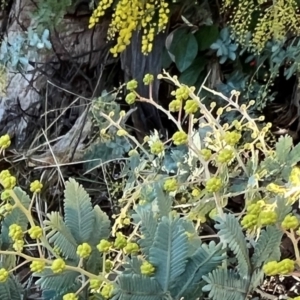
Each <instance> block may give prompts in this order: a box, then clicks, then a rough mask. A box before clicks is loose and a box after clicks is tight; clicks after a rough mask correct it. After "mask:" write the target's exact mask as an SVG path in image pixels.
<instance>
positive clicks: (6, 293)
mask: <svg viewBox="0 0 300 300" xmlns="http://www.w3.org/2000/svg"><path fill="white" fill-rule="evenodd" d="M16 280H17V279H16V278H14V277H12V276H10V277H9V278H8V279H7V280H6V281H5V282H1V283H0V295H1V300H20V299H22V295H21V292H22V286H21V285H20V284H17V281H16Z"/></svg>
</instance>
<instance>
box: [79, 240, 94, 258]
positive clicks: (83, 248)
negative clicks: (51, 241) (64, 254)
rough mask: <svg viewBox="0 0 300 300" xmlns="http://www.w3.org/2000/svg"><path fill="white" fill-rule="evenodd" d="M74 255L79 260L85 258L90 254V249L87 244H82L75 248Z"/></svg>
mask: <svg viewBox="0 0 300 300" xmlns="http://www.w3.org/2000/svg"><path fill="white" fill-rule="evenodd" d="M76 253H77V255H78V256H79V257H81V258H87V257H89V256H90V254H91V253H92V247H91V246H90V245H89V244H88V243H82V244H81V245H79V246H78V247H77V252H76Z"/></svg>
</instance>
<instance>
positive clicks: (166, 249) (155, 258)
mask: <svg viewBox="0 0 300 300" xmlns="http://www.w3.org/2000/svg"><path fill="white" fill-rule="evenodd" d="M187 254H188V237H187V234H186V233H185V230H184V228H183V226H182V225H181V220H180V219H178V218H176V219H174V220H172V219H171V216H170V217H169V218H167V217H162V220H161V222H160V223H159V224H158V227H157V230H156V234H155V238H154V243H153V245H152V247H151V248H150V255H149V260H150V262H151V263H152V264H153V265H154V266H155V268H156V270H155V278H156V280H157V281H158V282H159V284H160V286H161V288H162V289H163V291H164V292H167V291H169V289H170V286H172V284H173V283H174V282H175V280H176V279H177V277H179V276H180V275H181V274H182V273H183V272H184V270H185V266H186V264H187Z"/></svg>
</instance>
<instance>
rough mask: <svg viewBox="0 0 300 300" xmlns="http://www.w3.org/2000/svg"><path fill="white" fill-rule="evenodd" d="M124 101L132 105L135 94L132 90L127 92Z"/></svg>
mask: <svg viewBox="0 0 300 300" xmlns="http://www.w3.org/2000/svg"><path fill="white" fill-rule="evenodd" d="M125 101H126V103H127V104H129V105H132V104H133V103H135V101H136V94H135V93H134V92H131V93H129V94H127V96H126V98H125Z"/></svg>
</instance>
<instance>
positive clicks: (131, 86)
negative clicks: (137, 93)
mask: <svg viewBox="0 0 300 300" xmlns="http://www.w3.org/2000/svg"><path fill="white" fill-rule="evenodd" d="M137 87H138V82H137V81H136V80H134V79H133V80H130V81H128V82H127V85H126V88H127V90H129V91H133V90H135V89H136V88H137Z"/></svg>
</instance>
